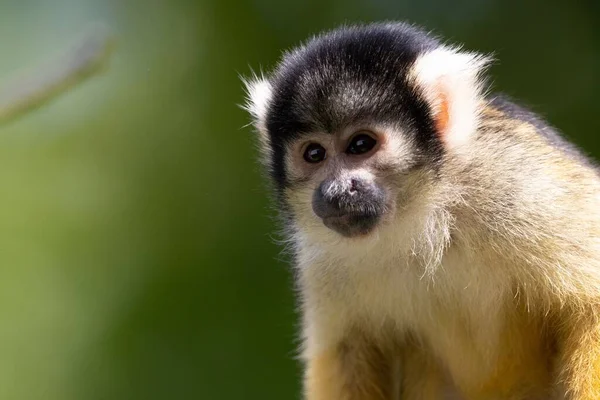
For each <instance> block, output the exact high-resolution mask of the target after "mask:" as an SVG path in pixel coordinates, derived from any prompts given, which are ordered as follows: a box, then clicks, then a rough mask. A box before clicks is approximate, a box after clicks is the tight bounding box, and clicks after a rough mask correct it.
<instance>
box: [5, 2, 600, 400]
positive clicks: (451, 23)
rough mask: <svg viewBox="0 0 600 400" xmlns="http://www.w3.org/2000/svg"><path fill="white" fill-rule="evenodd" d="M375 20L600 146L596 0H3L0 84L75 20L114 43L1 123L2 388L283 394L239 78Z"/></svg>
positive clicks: (293, 381) (288, 391) (32, 62)
mask: <svg viewBox="0 0 600 400" xmlns="http://www.w3.org/2000/svg"><path fill="white" fill-rule="evenodd" d="M381 19H406V20H410V21H412V22H416V23H419V24H422V25H425V26H426V27H427V28H429V29H431V30H434V31H435V32H437V33H439V34H441V35H444V36H445V37H447V38H449V39H450V40H452V41H455V42H461V43H465V47H466V48H468V49H473V50H479V51H483V52H494V53H495V54H496V57H497V58H498V59H499V61H498V62H497V63H496V64H495V65H494V66H493V68H492V69H491V76H492V78H493V82H494V86H495V88H496V89H498V90H501V91H504V92H506V93H508V94H510V95H512V96H515V97H517V98H519V99H521V100H523V102H524V103H525V104H528V105H530V106H532V107H533V109H534V110H537V111H539V112H541V113H542V114H543V115H545V116H546V117H547V118H548V119H549V120H550V121H551V122H552V123H553V124H554V125H556V126H557V127H559V128H560V129H561V130H563V131H564V132H566V133H567V135H568V136H569V137H571V138H572V139H573V140H574V141H576V142H577V143H578V144H580V145H582V146H583V147H584V148H585V149H586V151H588V152H589V153H590V154H592V155H596V156H598V155H600V138H599V135H600V118H599V113H600V106H599V104H600V102H599V101H598V90H599V89H600V74H599V73H598V71H600V3H599V2H598V1H595V0H588V1H587V2H586V1H577V2H575V1H573V2H566V1H550V0H546V1H544V2H533V1H516V0H514V1H513V0H472V1H467V0H462V1H447V0H414V1H408V0H395V1H392V0H309V1H277V0H248V1H243V0H238V1H234V0H199V1H187V2H186V1H176V0H143V1H142V0H140V1H131V0H52V1H47V0H0V83H1V82H8V81H9V80H10V79H9V77H11V76H13V74H14V73H15V72H19V71H20V70H22V68H23V67H32V66H33V67H35V66H36V65H38V64H39V63H43V62H44V61H45V60H47V58H48V57H49V56H53V55H54V54H55V53H56V52H58V51H61V50H62V49H64V48H65V46H66V45H68V44H69V43H71V42H72V41H73V39H74V38H76V37H77V35H79V34H80V33H81V31H82V30H85V29H86V27H88V26H89V24H91V23H94V22H97V21H100V22H103V23H105V24H107V25H108V26H110V27H111V29H112V30H113V32H114V33H115V35H116V37H117V42H118V43H117V50H116V52H115V53H114V56H113V57H112V59H111V60H110V67H109V68H108V70H106V71H105V72H104V73H103V74H102V75H100V76H97V77H94V78H93V79H91V80H89V81H87V82H85V83H84V84H82V85H79V86H77V87H76V88H74V89H73V90H71V91H69V92H68V93H66V94H65V95H63V96H61V97H60V98H58V99H57V100H56V101H54V102H52V103H51V104H48V105H46V106H44V107H41V108H39V109H37V110H35V111H33V112H30V113H28V114H26V115H23V116H21V117H19V118H18V119H16V120H13V121H11V122H10V123H6V124H3V125H1V126H0V399H32V400H37V399H44V400H71V399H78V400H79V399H85V400H94V399H111V400H112V399H115V400H116V399H206V400H212V399H216V400H219V399H223V400H228V399H236V400H240V399H250V400H252V399H257V400H258V399H260V400H267V399H278V400H279V399H299V397H300V395H299V393H300V386H299V381H300V369H299V367H298V365H297V363H296V361H295V359H294V357H295V348H296V345H297V340H296V322H295V321H296V314H295V306H294V299H293V290H292V282H291V279H292V276H291V273H290V272H289V269H288V268H287V265H286V262H285V259H284V257H282V256H280V248H279V247H278V246H277V245H276V244H275V243H274V241H273V234H272V233H273V231H274V223H273V220H272V219H271V218H270V215H271V212H270V209H269V203H268V200H267V199H268V197H267V195H266V193H265V189H264V185H263V184H262V182H261V176H260V168H259V167H258V165H257V163H256V161H255V158H256V152H255V148H254V144H253V143H254V142H253V136H252V132H251V130H250V129H249V128H243V126H244V125H245V124H246V123H247V122H248V118H247V116H246V115H245V113H244V112H243V111H241V110H240V109H239V108H238V107H237V104H239V103H242V102H243V90H242V88H241V85H240V82H239V79H238V74H249V73H250V71H251V69H250V67H252V68H254V69H259V68H261V67H262V68H263V69H266V70H268V69H269V68H270V67H272V66H273V65H274V63H275V62H276V60H277V59H278V57H279V55H280V52H281V50H283V49H287V48H289V47H291V46H292V45H294V44H296V43H298V42H299V41H301V40H303V39H305V38H306V37H308V36H309V35H311V34H314V33H316V32H318V31H319V30H321V29H327V28H332V27H334V26H336V25H338V24H340V23H344V22H353V21H372V20H381ZM5 78H6V79H5ZM1 87H2V86H1V85H0V91H1ZM524 168H526V166H524Z"/></svg>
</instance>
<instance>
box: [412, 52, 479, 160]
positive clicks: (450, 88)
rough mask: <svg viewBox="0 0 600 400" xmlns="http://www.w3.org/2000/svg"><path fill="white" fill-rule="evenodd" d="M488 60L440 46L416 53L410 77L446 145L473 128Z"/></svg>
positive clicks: (457, 141) (463, 139)
mask: <svg viewBox="0 0 600 400" xmlns="http://www.w3.org/2000/svg"><path fill="white" fill-rule="evenodd" d="M490 61H491V59H490V58H488V57H484V56H481V55H479V54H473V53H466V52H461V51H458V50H457V49H452V48H447V47H440V48H437V49H435V50H432V51H430V52H427V53H424V54H423V55H422V56H420V57H419V58H418V59H417V60H416V62H415V64H414V66H413V68H412V71H411V72H412V73H411V76H412V77H413V79H414V81H415V83H416V85H417V86H418V87H419V88H420V89H421V90H422V91H423V93H424V95H425V99H426V100H427V101H428V102H429V105H430V106H431V109H432V110H433V117H434V120H435V126H436V129H437V131H438V133H439V135H440V136H441V138H442V140H443V141H444V143H445V144H446V146H447V147H449V148H453V147H457V146H460V145H461V144H463V143H465V142H466V141H467V140H468V139H469V137H470V136H471V135H472V134H473V133H474V132H475V131H476V129H477V126H478V121H479V112H480V109H481V100H482V97H483V86H484V81H483V79H482V78H481V73H482V72H483V70H484V69H485V67H486V66H487V65H488V63H489V62H490Z"/></svg>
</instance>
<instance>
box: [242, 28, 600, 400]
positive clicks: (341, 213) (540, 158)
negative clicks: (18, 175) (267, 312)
mask: <svg viewBox="0 0 600 400" xmlns="http://www.w3.org/2000/svg"><path fill="white" fill-rule="evenodd" d="M488 62H489V58H488V57H485V56H482V55H479V54H475V53H470V52H465V51H462V50H460V49H459V48H457V47H451V46H449V45H446V44H443V43H441V42H440V41H438V40H437V39H436V38H434V37H431V36H430V35H429V34H427V33H425V32H424V31H422V30H420V29H419V28H416V27H413V26H411V25H407V24H404V23H381V24H369V25H359V26H346V27H341V28H339V29H337V30H333V31H331V32H327V33H324V34H322V35H320V36H317V37H315V38H313V39H311V40H309V41H308V42H306V43H305V44H304V45H302V46H300V47H298V48H296V49H295V50H293V51H291V52H288V53H286V54H285V56H284V57H283V59H282V60H281V62H280V63H279V65H278V66H277V68H276V69H275V70H274V71H273V72H272V73H271V74H269V75H268V76H267V77H264V76H260V77H258V76H255V77H253V78H252V79H249V80H247V81H246V82H245V83H246V88H247V92H248V102H247V104H246V108H247V110H248V111H249V112H250V113H251V115H252V118H253V121H254V125H255V127H256V130H257V132H258V137H259V144H260V148H261V150H262V152H261V153H262V157H261V159H262V160H263V161H264V164H265V165H266V167H267V169H268V171H269V176H270V181H271V182H272V184H273V185H272V186H273V191H274V193H275V197H276V200H277V204H278V208H279V209H280V211H281V214H282V216H283V218H284V222H285V223H284V225H285V230H286V236H287V239H288V241H289V243H290V244H291V248H292V249H293V255H294V261H295V262H294V263H295V272H296V275H297V279H298V286H299V289H300V290H299V294H300V296H299V297H300V306H301V310H302V338H303V346H302V349H301V356H302V357H301V358H302V360H303V362H304V363H305V376H304V398H305V399H307V400H388V399H402V400H413V399H414V400H420V399H424V400H429V399H464V400H494V399H510V400H517V399H518V400H542V399H553V400H555V399H570V400H598V399H600V177H599V174H598V170H597V169H596V168H595V166H594V165H593V163H592V162H591V161H590V160H588V159H587V158H586V157H585V156H584V155H583V154H582V153H581V152H580V151H579V150H578V149H576V148H575V147H574V146H573V145H572V144H570V143H569V142H567V141H566V140H565V139H563V138H562V137H561V136H560V135H559V134H558V133H557V132H556V130H554V129H553V128H552V127H550V126H548V125H547V124H546V123H545V122H544V121H542V119H540V118H539V117H538V116H536V115H535V114H533V113H532V112H530V111H528V110H526V109H524V108H522V107H520V106H518V105H515V104H513V103H512V102H511V101H510V100H508V99H506V98H504V97H502V96H498V95H495V94H491V93H488V92H487V90H486V84H485V80H484V78H483V77H482V73H483V71H484V70H485V67H486V65H487V64H488Z"/></svg>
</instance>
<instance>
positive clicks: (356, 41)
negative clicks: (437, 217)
mask: <svg viewBox="0 0 600 400" xmlns="http://www.w3.org/2000/svg"><path fill="white" fill-rule="evenodd" d="M485 61H486V60H485V59H484V58H482V57H480V56H478V55H475V54H471V53H465V52H460V51H458V50H456V49H454V48H450V47H446V46H443V45H441V44H440V43H439V42H438V41H437V40H436V39H434V38H432V37H430V36H428V35H427V34H425V33H424V32H422V31H420V30H418V29H416V28H414V27H412V26H409V25H405V24H400V23H397V24H374V25H365V26H356V27H344V28H341V29H338V30H335V31H332V32H329V33H326V34H324V35H321V36H318V37H316V38H313V39H312V40H310V41H309V42H307V43H306V44H305V45H303V46H301V47H299V48H297V49H295V50H293V51H291V52H289V53H287V54H286V55H285V56H284V57H283V59H282V61H281V62H280V64H279V65H278V67H277V68H276V69H275V71H274V72H273V73H272V74H270V75H269V76H267V77H254V78H253V79H251V80H248V81H247V82H246V86H247V91H248V103H247V109H248V110H249V111H250V113H251V114H252V117H253V119H254V124H255V127H256V128H257V131H258V132H259V138H260V140H259V142H260V147H261V150H262V158H263V160H264V163H265V164H266V165H267V167H268V169H269V171H270V176H271V179H272V182H273V183H274V189H275V191H276V193H277V195H278V196H277V197H278V199H279V200H280V205H281V207H282V209H283V210H284V213H285V214H286V215H287V216H289V217H290V220H291V222H292V224H293V228H294V229H295V231H296V232H300V233H302V234H306V235H309V236H312V237H313V238H317V239H319V240H321V239H323V240H325V239H326V238H331V237H332V236H331V235H333V237H335V238H355V239H356V238H363V237H365V236H369V235H370V234H371V233H372V232H374V231H376V230H377V229H379V228H382V229H383V228H384V227H385V226H386V225H394V221H397V220H398V219H402V218H404V217H405V216H404V215H403V210H404V208H405V206H406V205H407V204H408V203H409V202H410V201H411V200H412V201H415V200H416V201H418V198H419V196H420V195H423V194H424V193H425V191H427V190H429V189H430V188H431V184H432V183H434V182H435V181H436V179H439V176H440V174H441V172H440V168H441V165H442V164H443V160H444V159H446V158H447V157H452V156H453V155H454V154H457V153H459V152H461V151H462V152H463V153H464V149H465V144H466V143H467V142H468V141H469V139H470V137H471V136H473V135H475V134H476V129H477V123H478V122H477V121H478V109H479V108H480V101H481V99H482V94H481V84H480V81H479V79H478V74H479V72H480V70H481V69H482V67H483V66H484V64H485Z"/></svg>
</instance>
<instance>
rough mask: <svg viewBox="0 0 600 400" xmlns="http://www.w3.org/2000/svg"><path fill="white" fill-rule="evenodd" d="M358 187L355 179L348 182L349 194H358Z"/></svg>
mask: <svg viewBox="0 0 600 400" xmlns="http://www.w3.org/2000/svg"><path fill="white" fill-rule="evenodd" d="M358 186H359V185H358V181H357V180H356V179H352V180H351V181H350V194H354V193H356V192H358Z"/></svg>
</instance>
